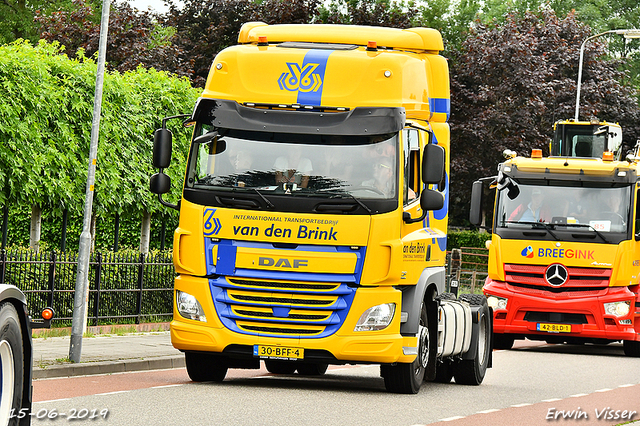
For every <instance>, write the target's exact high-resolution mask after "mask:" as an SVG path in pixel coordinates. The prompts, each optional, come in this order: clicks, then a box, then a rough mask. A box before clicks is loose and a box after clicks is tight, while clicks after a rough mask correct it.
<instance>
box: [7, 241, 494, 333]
mask: <svg viewBox="0 0 640 426" xmlns="http://www.w3.org/2000/svg"><path fill="white" fill-rule="evenodd" d="M487 252H488V250H486V249H477V248H469V247H463V248H462V250H459V253H460V254H459V256H460V257H458V259H460V260H458V261H457V262H456V261H452V259H451V252H448V253H447V288H449V284H450V282H451V280H452V279H456V280H457V281H458V282H459V285H460V291H465V292H472V293H475V292H479V291H480V288H481V287H482V284H483V282H484V279H485V278H486V276H487V265H486V258H487ZM89 265H90V268H89V304H88V319H89V324H90V325H99V324H105V323H123V322H125V323H134V322H135V323H136V324H139V323H140V322H149V321H168V320H171V318H172V315H173V312H172V309H173V305H172V301H173V280H174V278H175V269H174V267H173V261H172V255H171V252H170V251H162V252H158V253H154V254H148V255H143V254H140V253H122V252H118V253H112V252H109V253H100V252H97V253H93V254H92V255H91V259H90V262H89ZM76 275H77V254H76V253H60V252H39V253H36V252H34V251H33V250H30V249H9V250H0V282H2V283H8V284H13V285H15V286H17V287H18V288H20V289H21V290H22V291H23V292H24V293H25V295H26V297H27V302H28V306H29V309H30V310H31V312H32V313H36V312H39V311H41V310H42V309H43V308H44V307H46V306H51V307H53V309H54V310H55V312H56V320H55V321H54V324H55V325H71V319H72V318H73V305H74V293H75V285H76Z"/></svg>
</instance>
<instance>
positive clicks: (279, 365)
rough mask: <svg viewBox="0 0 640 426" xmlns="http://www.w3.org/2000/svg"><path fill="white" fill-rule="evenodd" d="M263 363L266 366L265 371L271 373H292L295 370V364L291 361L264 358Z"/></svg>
mask: <svg viewBox="0 0 640 426" xmlns="http://www.w3.org/2000/svg"><path fill="white" fill-rule="evenodd" d="M264 365H265V367H267V371H268V372H269V373H272V374H293V373H295V372H296V364H295V363H294V362H292V361H278V360H275V359H266V360H265V361H264Z"/></svg>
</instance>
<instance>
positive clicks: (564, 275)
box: [544, 263, 569, 287]
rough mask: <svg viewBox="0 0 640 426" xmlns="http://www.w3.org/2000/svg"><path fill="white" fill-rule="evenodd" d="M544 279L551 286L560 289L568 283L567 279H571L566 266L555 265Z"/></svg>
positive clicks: (551, 266)
mask: <svg viewBox="0 0 640 426" xmlns="http://www.w3.org/2000/svg"><path fill="white" fill-rule="evenodd" d="M544 277H545V279H546V280H547V282H548V283H549V285H552V286H554V287H560V286H561V285H562V284H564V283H566V282H567V279H569V272H567V268H565V267H564V266H562V265H560V264H558V263H555V264H553V265H550V266H549V267H548V268H547V270H546V271H545V273H544Z"/></svg>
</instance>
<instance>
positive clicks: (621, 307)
mask: <svg viewBox="0 0 640 426" xmlns="http://www.w3.org/2000/svg"><path fill="white" fill-rule="evenodd" d="M630 307H631V303H629V302H612V303H605V304H604V312H605V313H606V314H609V315H615V316H616V317H623V316H625V315H627V314H628V313H629V309H630Z"/></svg>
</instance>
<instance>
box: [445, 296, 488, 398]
mask: <svg viewBox="0 0 640 426" xmlns="http://www.w3.org/2000/svg"><path fill="white" fill-rule="evenodd" d="M459 300H462V301H465V302H467V303H469V304H470V305H473V306H480V307H481V309H480V318H479V335H478V341H477V342H478V348H477V351H476V356H475V357H474V359H465V360H462V361H460V362H459V363H458V364H456V365H455V369H454V372H453V377H455V379H456V383H458V384H462V385H474V386H477V385H479V384H480V383H482V381H483V380H484V375H485V373H486V372H487V366H488V364H489V356H490V355H491V354H490V353H489V350H490V348H491V334H492V330H491V320H490V318H489V315H490V312H489V306H488V305H487V299H486V298H485V297H484V296H483V295H481V294H463V295H461V296H460V299H459Z"/></svg>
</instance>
